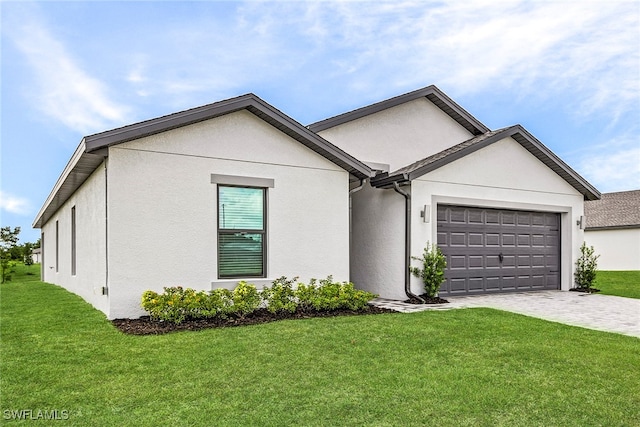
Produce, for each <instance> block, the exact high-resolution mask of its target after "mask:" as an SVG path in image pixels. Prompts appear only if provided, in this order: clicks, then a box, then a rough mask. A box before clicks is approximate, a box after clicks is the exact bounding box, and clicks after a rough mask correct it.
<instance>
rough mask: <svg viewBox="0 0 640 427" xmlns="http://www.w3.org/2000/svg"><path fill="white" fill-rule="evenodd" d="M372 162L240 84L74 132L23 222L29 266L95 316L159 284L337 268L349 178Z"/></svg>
mask: <svg viewBox="0 0 640 427" xmlns="http://www.w3.org/2000/svg"><path fill="white" fill-rule="evenodd" d="M370 176H371V170H370V169H369V168H368V167H367V166H366V165H364V164H363V163H361V162H360V161H358V160H356V159H355V158H353V157H352V156H350V155H348V154H346V153H345V152H343V151H342V150H340V149H339V148H337V147H335V146H333V145H332V144H331V143H329V142H327V141H326V140H324V139H323V138H321V137H319V136H318V135H316V134H315V133H313V132H311V131H309V130H308V129H307V128H305V127H304V126H302V125H300V124H299V123H297V122H296V121H294V120H293V119H291V118H290V117H288V116H286V115H284V114H283V113H281V112H280V111H278V110H277V109H275V108H273V107H272V106H271V105H269V104H267V103H266V102H264V101H262V100H261V99H260V98H258V97H256V96H255V95H252V94H249V95H245V96H241V97H238V98H234V99H229V100H226V101H222V102H218V103H215V104H211V105H206V106H203V107H199V108H195V109H192V110H188V111H183V112H179V113H176V114H172V115H169V116H165V117H160V118H156V119H152V120H149V121H145V122H142V123H137V124H133V125H130V126H125V127H123V128H119V129H114V130H111V131H108V132H104V133H100V134H96V135H91V136H87V137H85V138H84V139H83V140H82V141H81V143H80V145H79V146H78V148H77V150H76V151H75V153H74V154H73V156H72V158H71V160H70V161H69V163H68V164H67V166H66V168H65V169H64V171H63V173H62V175H61V176H60V178H59V179H58V182H57V183H56V184H55V186H54V188H53V190H52V192H51V194H50V195H49V197H48V198H47V200H46V201H45V203H44V205H43V207H42V209H41V210H40V212H39V213H38V215H37V217H36V219H35V222H34V226H35V227H37V228H41V229H42V236H41V238H42V248H43V262H42V279H43V280H44V281H46V282H51V283H55V284H58V285H61V286H63V287H65V288H66V289H68V290H70V291H72V292H75V293H76V294H78V295H80V296H82V297H83V298H84V299H85V300H87V301H88V302H90V303H91V304H93V305H94V306H95V307H97V308H98V309H99V310H101V311H103V312H104V313H105V314H106V315H107V317H108V318H110V319H114V318H122V317H139V316H140V315H143V314H144V312H143V311H142V309H141V307H140V300H141V296H142V293H143V292H144V291H145V290H147V289H151V290H156V291H162V288H163V287H164V286H178V285H181V286H184V287H191V288H194V289H198V290H210V289H213V288H218V287H229V288H233V287H235V285H236V284H237V282H238V281H239V280H242V279H246V280H249V281H251V282H252V283H254V284H256V285H257V286H260V285H263V284H267V283H268V284H270V282H271V281H272V280H273V279H275V278H277V277H280V276H288V277H293V276H300V279H301V280H309V279H310V278H312V277H316V278H324V277H326V276H328V275H330V274H331V275H333V276H334V278H335V279H336V280H348V279H349V183H350V181H356V182H360V180H362V179H367V178H369V177H370Z"/></svg>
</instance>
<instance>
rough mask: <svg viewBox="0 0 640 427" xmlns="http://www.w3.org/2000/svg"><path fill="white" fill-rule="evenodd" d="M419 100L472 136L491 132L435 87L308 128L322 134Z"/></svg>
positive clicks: (345, 114)
mask: <svg viewBox="0 0 640 427" xmlns="http://www.w3.org/2000/svg"><path fill="white" fill-rule="evenodd" d="M419 98H427V99H428V100H429V101H431V102H432V103H433V104H434V105H435V106H436V107H438V108H439V109H440V110H442V111H443V112H444V113H446V114H447V115H448V116H449V117H451V118H452V119H453V120H455V121H456V122H458V123H459V124H460V125H461V126H462V127H464V128H465V129H467V130H468V131H469V132H471V134H472V135H481V134H483V133H485V132H488V131H489V128H488V127H486V126H485V125H484V124H482V123H481V122H480V121H479V120H478V119H476V118H475V117H473V116H472V115H471V114H469V113H468V112H467V111H466V110H465V109H464V108H462V107H461V106H460V105H458V104H457V103H455V102H454V101H453V100H452V99H451V98H449V97H448V96H447V95H446V94H445V93H444V92H442V91H441V90H440V89H438V88H437V87H436V86H433V85H431V86H427V87H425V88H422V89H418V90H415V91H413V92H409V93H406V94H404V95H400V96H396V97H394V98H390V99H387V100H385V101H381V102H378V103H376V104H372V105H368V106H366V107H362V108H358V109H357V110H353V111H349V112H347V113H344V114H340V115H338V116H334V117H331V118H328V119H325V120H321V121H319V122H316V123H313V124H311V125H309V126H308V128H309V129H310V130H312V131H313V132H322V131H323V130H326V129H329V128H332V127H335V126H339V125H341V124H344V123H347V122H350V121H353V120H357V119H360V118H362V117H365V116H368V115H370V114H374V113H377V112H380V111H382V110H386V109H388V108H392V107H396V106H398V105H401V104H404V103H406V102H410V101H413V100H416V99H419Z"/></svg>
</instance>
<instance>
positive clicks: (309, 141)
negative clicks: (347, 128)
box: [33, 93, 373, 228]
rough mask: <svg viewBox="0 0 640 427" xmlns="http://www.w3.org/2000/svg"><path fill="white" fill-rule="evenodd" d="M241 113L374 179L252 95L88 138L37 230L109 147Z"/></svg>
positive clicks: (37, 221)
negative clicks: (244, 112)
mask: <svg viewBox="0 0 640 427" xmlns="http://www.w3.org/2000/svg"><path fill="white" fill-rule="evenodd" d="M240 110H247V111H249V112H250V113H252V114H254V115H255V116H257V117H259V118H260V119H262V120H264V121H265V122H267V123H269V124H270V125H272V126H274V127H275V128H277V129H279V130H280V131H282V132H283V133H285V134H287V135H288V136H290V137H291V138H293V139H295V140H296V141H298V142H300V143H301V144H303V145H305V146H306V147H308V148H310V149H311V150H313V151H315V152H316V153H318V154H320V155H321V156H323V157H325V158H326V159H328V160H330V161H331V162H333V163H335V164H336V165H338V166H340V167H342V168H343V169H345V170H346V171H348V172H349V173H350V174H352V175H353V176H355V177H356V178H359V179H365V178H369V177H371V176H373V172H372V171H371V169H370V168H369V167H368V166H367V165H365V164H364V163H362V162H360V161H359V160H357V159H356V158H354V157H353V156H351V155H349V154H347V153H345V152H344V151H342V150H341V149H340V148H338V147H336V146H335V145H333V144H331V143H330V142H329V141H327V140H326V139H324V138H322V137H321V136H319V135H317V134H315V133H314V132H312V131H310V130H309V129H307V128H306V127H304V126H303V125H301V124H300V123H298V122H297V121H295V120H294V119H292V118H291V117H289V116H287V115H286V114H284V113H282V112H281V111H280V110H278V109H276V108H274V107H273V106H271V105H270V104H268V103H267V102H265V101H263V100H262V99H260V98H259V97H257V96H256V95H254V94H252V93H250V94H247V95H243V96H239V97H237V98H232V99H227V100H224V101H220V102H216V103H213V104H208V105H204V106H202V107H197V108H193V109H190V110H186V111H181V112H178V113H174V114H169V115H167V116H162V117H158V118H155V119H151V120H147V121H144V122H140V123H136V124H132V125H129V126H124V127H121V128H117V129H113V130H110V131H106V132H102V133H98V134H95V135H90V136H86V137H84V138H83V139H82V141H81V142H80V145H79V146H78V148H77V149H76V151H75V152H74V154H73V156H72V157H71V159H70V160H69V163H67V166H66V167H65V169H64V170H63V172H62V175H60V178H58V181H57V182H56V184H55V186H54V187H53V190H52V191H51V193H50V194H49V197H47V200H46V201H45V203H44V205H43V206H42V208H41V209H40V212H38V215H37V216H36V218H35V220H34V222H33V227H34V228H41V227H42V225H43V224H44V223H45V222H47V221H48V220H49V218H51V216H52V215H53V214H54V213H55V212H56V211H57V210H58V209H59V208H60V207H61V206H62V204H63V203H64V202H66V201H67V200H68V199H69V197H71V195H72V194H73V193H74V192H75V191H76V190H77V189H78V188H79V187H80V185H82V183H84V181H86V179H87V178H88V177H89V175H91V174H92V173H93V172H94V171H95V170H96V169H97V168H98V166H100V164H101V163H102V162H103V160H104V158H105V157H107V156H108V147H110V146H112V145H116V144H121V143H123V142H127V141H131V140H134V139H138V138H143V137H146V136H150V135H154V134H157V133H161V132H165V131H168V130H170V129H175V128H178V127H182V126H187V125H190V124H193V123H197V122H201V121H204V120H209V119H212V118H215V117H219V116H222V115H225V114H229V113H233V112H236V111H240Z"/></svg>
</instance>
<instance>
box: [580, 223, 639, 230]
mask: <svg viewBox="0 0 640 427" xmlns="http://www.w3.org/2000/svg"><path fill="white" fill-rule="evenodd" d="M632 228H640V224H628V225H605V226H599V227H589V226H587V227H585V229H584V231H606V230H628V229H632Z"/></svg>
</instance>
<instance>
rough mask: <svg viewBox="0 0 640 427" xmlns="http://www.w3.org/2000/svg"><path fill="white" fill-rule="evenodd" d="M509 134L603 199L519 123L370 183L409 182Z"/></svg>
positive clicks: (578, 186)
mask: <svg viewBox="0 0 640 427" xmlns="http://www.w3.org/2000/svg"><path fill="white" fill-rule="evenodd" d="M507 137H511V138H513V139H514V140H516V141H517V142H518V143H519V144H520V145H522V146H523V147H524V148H525V149H527V150H528V151H529V152H530V153H531V154H533V155H534V156H536V157H537V158H538V160H540V161H541V162H542V163H544V164H545V165H547V166H548V167H549V168H550V169H551V170H553V171H554V172H555V173H557V174H558V175H560V177H562V178H563V179H564V180H565V181H567V182H568V183H569V184H570V185H571V186H572V187H574V188H575V189H576V190H578V191H579V192H580V193H581V194H583V195H584V198H585V200H596V199H599V198H600V196H601V195H600V192H599V191H598V190H597V189H596V188H595V187H593V186H592V185H591V184H589V183H588V182H587V181H586V180H585V179H584V178H582V177H581V176H580V175H578V173H577V172H575V171H574V170H573V169H571V168H570V167H569V166H568V165H567V164H566V163H564V162H563V161H562V160H560V158H559V157H558V156H556V155H555V154H554V153H553V152H552V151H551V150H549V149H548V148H547V147H545V146H544V144H542V143H541V142H540V141H538V140H537V139H536V138H535V137H534V136H533V135H531V134H530V133H529V132H527V130H526V129H524V128H523V127H522V126H520V125H515V126H510V127H507V128H503V129H498V130H495V131H489V132H486V133H484V134H482V135H479V136H476V137H474V138H471V139H469V140H467V141H464V142H461V143H460V144H457V145H454V146H453V147H450V148H447V149H446V150H443V151H441V152H439V153H436V154H433V155H431V156H429V157H426V158H424V159H422V160H419V161H417V162H415V163H412V164H410V165H408V166H406V167H404V168H401V169H398V170H397V171H395V172H390V173H387V172H385V173H381V174H378V175H377V176H376V177H375V178H372V179H371V185H373V186H374V187H383V188H384V187H390V186H392V185H393V183H394V182H397V183H398V184H404V183H408V182H410V181H412V180H414V179H416V178H419V177H421V176H423V175H424V174H426V173H429V172H431V171H433V170H436V169H438V168H440V167H442V166H444V165H447V164H449V163H451V162H453V161H454V160H457V159H460V158H462V157H464V156H466V155H468V154H471V153H473V152H475V151H477V150H479V149H481V148H484V147H486V146H488V145H490V144H493V143H494V142H498V141H500V140H502V139H504V138H507Z"/></svg>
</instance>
